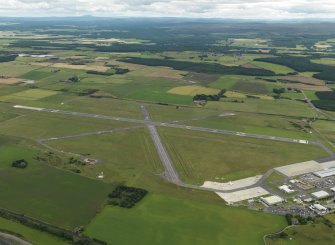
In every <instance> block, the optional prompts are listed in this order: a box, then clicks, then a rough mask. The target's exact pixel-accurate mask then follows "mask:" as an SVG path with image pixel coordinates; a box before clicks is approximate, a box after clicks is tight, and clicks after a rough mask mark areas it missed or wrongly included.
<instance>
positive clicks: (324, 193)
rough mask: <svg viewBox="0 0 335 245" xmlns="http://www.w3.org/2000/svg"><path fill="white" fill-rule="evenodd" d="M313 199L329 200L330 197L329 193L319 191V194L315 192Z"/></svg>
mask: <svg viewBox="0 0 335 245" xmlns="http://www.w3.org/2000/svg"><path fill="white" fill-rule="evenodd" d="M311 195H312V196H313V197H315V198H316V199H324V198H327V197H329V196H330V195H329V193H328V192H326V191H317V192H313V193H312V194H311Z"/></svg>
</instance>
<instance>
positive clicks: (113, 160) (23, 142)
mask: <svg viewBox="0 0 335 245" xmlns="http://www.w3.org/2000/svg"><path fill="white" fill-rule="evenodd" d="M100 24H101V25H102V26H101V27H99V28H102V29H98V30H96V29H95V28H96V27H94V28H93V27H87V28H88V30H90V32H89V33H88V32H86V31H85V30H84V29H82V28H81V27H74V29H73V30H72V29H68V28H67V27H64V29H62V30H59V29H57V28H56V29H55V30H53V31H52V30H51V29H49V27H46V26H43V25H42V26H41V29H40V30H39V32H42V33H45V34H43V35H42V34H41V33H39V34H34V33H32V32H30V31H26V30H20V31H19V30H15V31H5V30H2V31H1V32H0V41H1V42H0V48H1V51H2V52H3V57H2V56H1V57H2V58H3V59H11V60H4V61H3V62H0V76H1V77H0V88H1V89H0V176H1V180H2V181H1V182H0V189H1V190H2V191H1V192H0V213H1V214H2V215H1V217H0V229H1V231H3V232H4V233H6V234H7V233H9V234H13V233H14V235H15V234H16V236H17V237H19V238H22V239H23V240H25V241H26V242H29V243H31V244H37V245H40V244H41V245H44V244H51V245H53V244H55V245H56V244H64V245H65V244H73V243H74V241H73V240H71V239H72V238H71V239H66V238H64V237H61V236H60V235H59V233H61V234H64V233H66V234H71V235H73V234H75V236H77V235H78V234H79V235H78V236H79V237H80V236H82V237H84V238H85V239H86V238H87V239H91V240H90V243H89V244H94V245H96V244H97V245H101V244H152V243H154V244H172V243H173V244H181V245H184V244H264V240H266V242H267V244H273V245H275V244H278V242H283V244H289V243H290V240H289V238H292V239H294V240H295V241H299V242H300V241H303V242H306V241H307V243H306V244H308V241H309V240H310V239H309V238H306V237H305V236H304V235H303V234H304V233H306V232H307V233H308V234H321V235H322V238H320V239H319V238H315V239H316V240H315V241H320V240H322V239H323V240H325V241H328V240H327V239H331V238H332V234H333V233H332V232H330V231H333V229H334V228H333V226H334V225H335V223H334V222H335V221H334V218H333V216H334V214H333V213H332V210H333V208H332V204H333V203H332V202H333V199H334V194H335V193H333V192H332V191H331V189H332V188H333V187H335V182H333V181H334V179H333V178H334V177H333V176H327V177H318V176H317V174H318V173H319V172H320V171H322V172H321V173H323V171H326V172H328V171H332V169H334V168H335V155H334V154H335V148H334V144H335V127H334V118H335V112H334V110H333V109H332V108H333V103H334V101H333V99H334V98H335V96H334V94H333V93H334V92H333V89H335V85H334V83H333V82H332V79H333V78H332V77H331V76H332V73H328V71H329V70H331V69H332V67H333V65H334V64H333V63H334V62H333V61H334V58H333V57H328V56H332V55H333V54H334V52H333V51H332V49H333V48H332V47H333V45H335V44H334V42H333V41H332V39H329V40H328V39H327V40H326V41H325V40H323V42H326V43H327V46H323V45H321V46H320V45H318V42H315V44H313V46H311V47H309V46H308V45H307V44H306V47H305V46H300V44H299V45H296V46H294V47H291V46H289V45H288V46H281V45H279V44H278V42H279V41H278V40H277V39H276V37H275V36H274V37H273V40H270V39H269V38H259V37H257V38H256V37H255V38H251V37H248V36H247V35H245V36H244V37H243V38H242V37H238V36H235V35H236V33H234V32H232V31H228V32H229V33H230V32H231V33H230V34H229V35H231V37H229V38H226V37H225V36H224V37H222V36H221V34H218V33H221V32H222V33H224V32H226V31H227V30H226V29H225V31H222V30H221V29H220V28H221V27H219V25H218V26H214V27H213V28H214V29H215V28H219V30H218V31H217V32H215V33H216V34H214V33H211V34H208V35H206V39H205V40H208V38H209V39H211V38H213V39H215V40H214V44H208V43H205V44H204V45H203V46H201V47H198V46H197V45H198V44H199V43H202V41H203V40H204V39H202V38H203V36H202V35H203V34H201V33H197V32H198V31H197V30H196V29H192V30H189V29H188V28H190V27H192V28H194V26H193V25H192V24H190V26H189V27H187V28H186V27H184V28H186V29H185V30H183V31H186V32H190V33H193V32H195V33H197V34H194V36H192V38H191V39H189V38H190V37H187V36H179V34H176V33H177V32H178V31H176V30H177V29H169V31H168V32H166V31H165V30H164V28H160V27H161V26H160V25H158V26H157V32H162V33H163V34H164V35H165V36H164V37H163V36H160V35H154V34H151V33H148V32H146V31H145V30H143V29H141V27H138V26H137V28H138V29H139V32H138V33H136V34H134V35H138V36H136V38H129V37H127V36H129V35H133V34H132V30H133V29H129V30H128V29H127V28H128V27H124V26H119V27H118V28H119V29H122V28H125V29H126V30H127V31H124V32H122V31H120V32H119V31H117V29H115V30H114V29H113V30H114V31H113V32H109V30H105V29H103V28H107V27H105V26H104V24H102V23H100ZM50 25H53V24H50ZM83 25H84V24H83ZM131 25H135V24H134V23H132V24H131ZM188 25H189V24H188ZM97 26H99V25H97ZM158 27H159V28H158ZM176 27H177V26H176ZM0 28H1V27H0ZM3 28H10V27H8V26H7V27H3ZM27 28H28V29H29V28H32V29H34V28H35V27H33V26H31V27H27ZM178 28H180V27H179V26H178ZM224 28H226V27H224ZM230 28H233V29H234V28H236V29H234V30H239V27H237V26H235V25H232V27H230ZM262 28H264V27H260V26H257V28H256V29H259V30H262ZM275 28H279V27H275ZM292 28H293V27H292ZM203 30H204V31H206V32H210V31H211V30H210V29H208V30H207V29H206V30H205V29H203ZM280 30H281V31H283V30H282V29H280ZM170 31H171V32H173V33H174V32H176V33H174V34H173V35H171V33H170ZM261 33H262V32H261V31H260V32H259V33H258V34H257V35H262V34H261ZM327 33H328V32H327ZM163 34H162V35H163ZM110 35H111V36H114V35H120V36H124V37H119V38H114V37H113V38H112V37H108V38H107V37H105V36H110ZM192 35H193V34H192ZM239 35H242V34H239ZM243 35H244V34H243ZM248 35H251V36H253V35H256V34H250V33H249V34H248ZM327 35H328V34H327ZM166 37H169V38H171V37H173V38H174V39H175V38H176V37H177V38H176V40H177V41H176V42H180V44H181V43H187V45H190V44H192V46H187V47H185V46H182V45H176V46H172V47H171V46H170V44H169V42H167V41H166V40H167V39H166ZM313 37H314V35H313ZM149 38H150V39H152V42H151V41H148V40H147V39H149ZM194 38H195V39H194ZM290 38H291V37H290ZM320 38H321V37H320ZM185 40H187V41H185ZM299 40H300V39H299ZM281 41H282V40H281ZM314 41H315V40H314V39H311V42H314ZM320 41H321V40H320ZM176 47H183V50H174V49H175V48H176ZM208 47H211V49H209V50H208ZM326 47H328V48H326ZM320 48H322V49H321V51H320ZM199 49H200V50H201V51H199ZM12 54H14V55H15V57H14V56H11V55H12ZM323 56H325V57H323ZM283 60H284V61H285V62H286V63H285V62H284V61H283ZM297 60H298V61H297ZM297 64H303V67H301V66H298V65H297ZM329 67H330V68H329ZM326 76H327V77H326ZM328 76H330V77H328ZM328 78H329V79H328ZM220 96H221V97H220ZM199 98H200V99H199ZM201 98H202V99H201ZM20 159H24V160H25V161H27V162H28V166H27V167H26V168H25V169H17V168H14V167H12V163H13V162H15V161H17V160H20ZM333 185H334V186H333ZM118 186H127V187H134V188H141V189H144V190H146V191H147V192H148V194H147V195H146V196H145V197H144V198H143V199H142V200H141V201H139V202H138V203H136V205H135V206H134V207H132V208H123V207H120V206H116V205H113V204H111V203H110V200H109V197H110V195H111V193H113V191H114V190H115V189H116V188H117V187H118ZM283 186H287V187H288V188H291V189H294V193H286V192H284V191H283V190H287V188H284V189H283V188H282V189H283V190H282V189H280V188H281V187H283ZM320 191H321V194H322V193H323V192H327V193H328V194H329V196H327V197H325V198H322V199H318V198H317V197H318V195H320V193H318V192H320ZM322 191H323V192H322ZM315 193H316V194H315ZM314 194H315V195H314ZM323 194H324V193H323ZM274 196H275V197H276V198H274ZM278 198H279V199H278ZM310 198H312V201H311V202H307V201H306V200H309V199H310ZM22 200H24V201H22ZM273 203H275V204H273ZM316 204H318V205H316ZM315 205H316V207H315ZM319 205H321V206H323V207H325V208H326V209H327V210H326V211H325V210H317V207H319V208H320V206H319ZM312 208H313V209H312ZM324 211H325V212H324ZM5 214H7V215H8V214H10V215H12V216H10V217H11V218H8V216H6V215H5ZM287 214H293V216H294V217H293V220H294V222H296V220H298V218H299V219H300V221H301V219H302V218H305V219H311V220H309V221H308V222H310V223H307V224H304V225H303V224H301V223H299V224H298V223H297V224H296V226H294V227H291V228H287V230H285V232H286V233H287V234H289V237H288V238H281V237H276V236H271V235H272V234H276V233H278V232H280V231H282V230H283V229H284V228H285V227H286V226H288V225H289V223H288V221H287V219H286V215H287ZM13 217H16V218H13ZM18 217H19V218H20V217H25V218H26V219H27V220H29V221H34V222H41V223H39V224H42V225H43V226H45V227H52V229H55V230H57V231H58V233H57V232H55V233H56V235H55V233H52V232H51V233H50V232H45V231H41V230H40V229H36V227H35V228H34V227H32V226H27V225H25V224H24V222H19V221H18V220H19V218H18ZM303 221H304V220H303ZM332 222H333V223H332ZM59 231H61V232H59ZM67 232H68V233H67ZM130 234H131V235H130ZM78 236H77V237H75V238H76V239H77V238H78ZM0 237H1V234H0ZM324 237H326V238H327V239H325V238H324ZM329 237H330V238H329ZM94 239H95V240H94ZM317 239H319V240H317ZM280 244H281V243H280ZM320 244H327V243H320Z"/></svg>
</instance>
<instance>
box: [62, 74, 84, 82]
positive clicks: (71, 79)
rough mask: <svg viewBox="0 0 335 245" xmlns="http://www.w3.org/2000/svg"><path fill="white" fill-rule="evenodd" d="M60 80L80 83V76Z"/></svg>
mask: <svg viewBox="0 0 335 245" xmlns="http://www.w3.org/2000/svg"><path fill="white" fill-rule="evenodd" d="M59 81H60V82H63V83H79V82H80V78H79V77H78V76H71V77H69V78H68V79H67V80H59Z"/></svg>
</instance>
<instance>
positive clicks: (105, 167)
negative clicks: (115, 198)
mask: <svg viewBox="0 0 335 245" xmlns="http://www.w3.org/2000/svg"><path fill="white" fill-rule="evenodd" d="M48 144H49V145H50V146H53V147H55V148H56V149H60V150H64V151H71V152H75V153H79V154H82V155H90V156H91V157H94V158H97V159H101V160H103V162H104V164H100V165H99V166H97V167H96V169H99V170H100V171H104V173H105V180H106V181H111V182H114V181H119V180H122V181H124V180H127V179H129V180H130V179H134V178H137V176H138V175H143V174H144V173H147V172H148V173H152V174H155V173H161V172H162V171H163V169H162V165H161V162H160V160H159V157H158V155H157V153H156V149H155V146H154V145H153V142H152V140H151V138H150V136H149V132H148V131H147V129H146V128H144V129H132V130H128V131H122V132H114V133H112V134H106V135H99V136H87V137H81V138H73V139H66V140H57V141H50V142H48ZM97 146H98V147H97Z"/></svg>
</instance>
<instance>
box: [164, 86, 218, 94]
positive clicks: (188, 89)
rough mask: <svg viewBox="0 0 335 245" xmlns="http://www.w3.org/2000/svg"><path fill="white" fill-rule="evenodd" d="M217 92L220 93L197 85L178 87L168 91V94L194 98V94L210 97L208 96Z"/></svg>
mask: <svg viewBox="0 0 335 245" xmlns="http://www.w3.org/2000/svg"><path fill="white" fill-rule="evenodd" d="M219 92H220V90H219V89H214V88H206V87H203V86H198V85H188V86H180V87H175V88H172V89H170V90H169V91H168V93H170V94H178V95H189V96H194V95H196V94H207V95H210V94H217V93H219Z"/></svg>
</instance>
